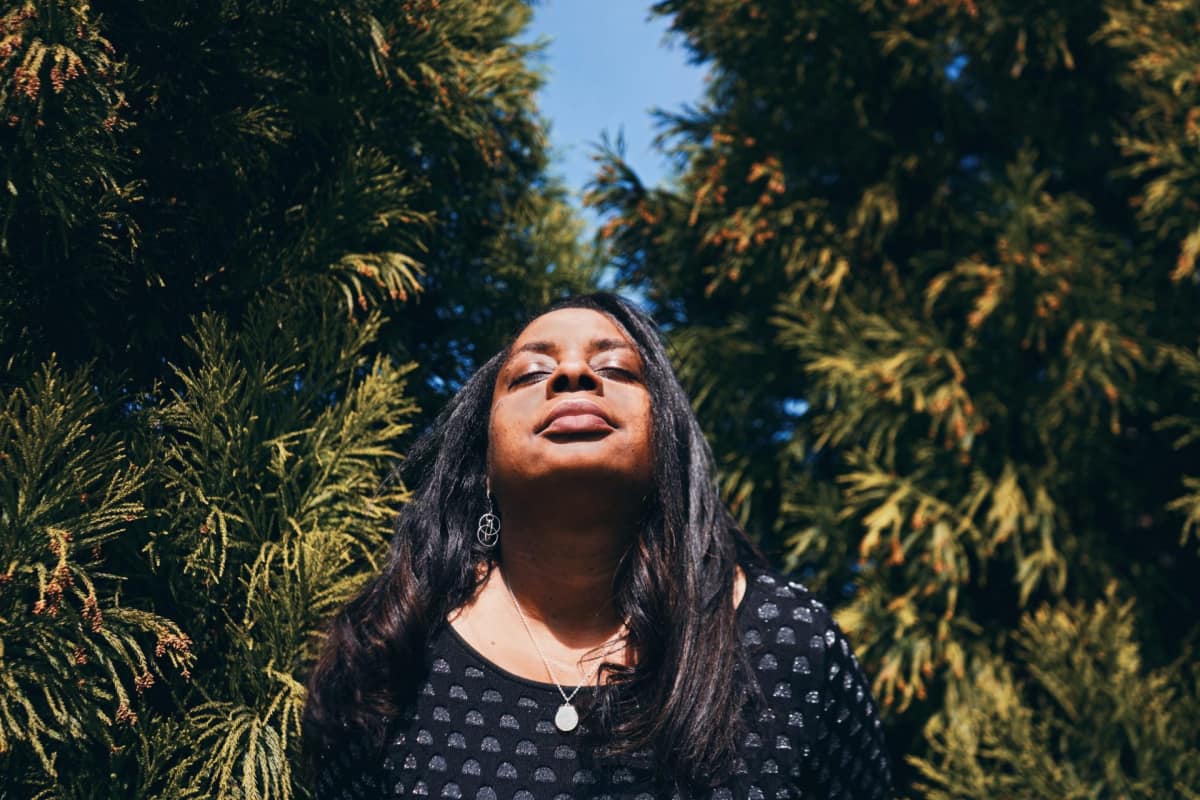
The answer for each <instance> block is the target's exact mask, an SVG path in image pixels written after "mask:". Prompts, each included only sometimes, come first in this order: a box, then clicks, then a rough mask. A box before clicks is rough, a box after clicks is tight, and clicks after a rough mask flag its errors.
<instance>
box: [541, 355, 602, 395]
mask: <svg viewBox="0 0 1200 800" xmlns="http://www.w3.org/2000/svg"><path fill="white" fill-rule="evenodd" d="M599 385H600V378H599V376H597V375H596V373H595V372H594V371H592V368H591V366H589V365H588V363H587V361H585V360H584V359H582V358H572V359H564V360H563V361H560V362H559V364H558V369H556V370H554V374H553V375H551V376H550V391H552V392H554V393H555V394H560V393H562V392H594V391H595V390H596V388H597V387H598V386H599Z"/></svg>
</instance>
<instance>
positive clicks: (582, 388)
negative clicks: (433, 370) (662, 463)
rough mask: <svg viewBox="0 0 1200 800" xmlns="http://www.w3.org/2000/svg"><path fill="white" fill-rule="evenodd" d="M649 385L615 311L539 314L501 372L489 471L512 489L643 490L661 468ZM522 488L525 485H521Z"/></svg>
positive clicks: (498, 488)
mask: <svg viewBox="0 0 1200 800" xmlns="http://www.w3.org/2000/svg"><path fill="white" fill-rule="evenodd" d="M650 426H651V422H650V394H649V392H648V391H647V390H646V385H645V375H644V365H643V364H642V359H641V356H640V355H639V353H638V351H637V348H636V346H635V345H634V344H633V342H632V341H631V340H630V339H629V337H628V336H627V335H626V334H625V332H624V331H623V330H621V328H620V327H619V326H618V325H617V324H616V323H615V322H614V321H613V320H612V319H610V318H609V317H608V316H607V315H605V314H601V313H600V312H597V311H592V310H590V309H583V308H565V309H560V310H558V311H551V312H550V313H548V314H543V315H542V316H540V317H538V318H537V319H535V320H534V321H533V322H531V323H530V324H529V325H528V327H526V328H525V330H523V331H522V332H521V335H520V336H519V337H517V340H516V341H515V342H514V343H513V346H512V349H511V350H510V351H509V357H508V361H507V362H506V363H505V364H504V366H503V367H502V368H501V370H500V373H499V375H498V376H497V378H496V385H495V388H494V392H493V394H492V411H491V424H490V426H489V429H488V442H489V450H490V454H489V464H488V466H489V470H488V471H489V477H490V479H491V482H492V488H493V491H494V492H495V493H496V494H497V495H498V496H499V497H503V496H504V495H505V494H507V493H508V491H507V490H508V488H518V487H520V486H522V485H524V486H525V487H533V486H535V485H536V486H538V488H551V487H553V486H555V485H556V484H557V485H561V486H563V487H564V488H565V487H566V485H568V484H569V483H576V482H577V481H578V480H579V479H581V478H583V479H592V480H594V481H596V486H597V488H600V487H601V486H602V485H604V486H607V487H611V486H613V485H614V484H615V485H618V486H620V485H628V486H629V488H630V489H632V490H634V491H638V492H639V494H638V496H639V497H640V496H641V491H642V490H644V487H645V486H646V485H647V484H649V482H650V480H651V478H652V476H653V460H652V458H653V456H652V453H651V449H652V448H651V441H650V431H651V427H650ZM518 491H519V489H518Z"/></svg>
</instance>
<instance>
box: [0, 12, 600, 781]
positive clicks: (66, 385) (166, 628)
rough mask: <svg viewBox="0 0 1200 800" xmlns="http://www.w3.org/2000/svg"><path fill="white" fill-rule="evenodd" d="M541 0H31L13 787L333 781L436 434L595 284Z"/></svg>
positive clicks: (2, 620) (19, 273) (20, 29)
mask: <svg viewBox="0 0 1200 800" xmlns="http://www.w3.org/2000/svg"><path fill="white" fill-rule="evenodd" d="M529 14H530V11H529V8H528V7H527V5H526V4H524V3H522V2H518V1H517V0H407V2H402V3H401V2H382V0H354V2H343V1H342V0H338V2H333V0H329V2H309V1H308V0H305V2H298V1H297V2H289V1H288V0H272V1H271V2H256V1H255V0H247V1H246V2H221V3H191V2H175V1H174V0H165V2H154V3H144V2H136V1H135V0H129V1H128V2H126V1H124V0H119V1H118V2H107V3H102V4H90V3H87V2H82V0H20V1H19V2H16V3H9V4H6V5H5V6H4V8H3V9H2V10H0V174H2V178H3V182H2V184H0V198H3V199H2V200H0V286H3V287H4V290H3V291H2V292H0V364H3V365H4V367H3V370H0V798H22V800H24V798H28V797H38V798H62V799H63V800H67V799H73V798H97V797H111V798H122V799H125V798H171V800H175V799H176V798H188V797H195V798H200V797H203V798H220V799H221V800H235V799H236V800H251V799H252V798H271V799H272V800H287V799H288V798H304V797H308V796H310V794H311V792H310V789H309V786H310V781H309V780H308V779H307V776H305V775H304V774H302V772H301V771H300V769H299V767H298V765H299V761H298V755H299V745H300V733H301V732H300V718H301V710H302V708H303V705H304V701H305V691H304V688H303V681H304V678H305V675H306V673H307V670H308V669H309V667H310V665H311V663H312V660H313V658H314V657H315V653H316V651H317V648H318V646H319V643H320V630H321V625H322V622H323V620H324V619H325V618H327V617H328V615H329V614H330V612H331V611H332V610H333V609H334V608H335V607H337V606H338V605H339V604H341V603H342V602H343V601H344V600H345V599H346V598H348V597H349V596H350V595H351V594H352V593H353V592H354V591H355V589H356V588H357V587H358V586H359V585H360V584H361V582H362V581H363V580H364V579H365V578H366V577H367V576H368V575H369V574H371V573H372V572H373V571H375V570H376V569H378V567H379V564H380V560H381V559H382V558H383V557H384V555H385V553H386V548H387V542H388V539H389V536H390V523H391V520H392V519H393V518H394V516H395V514H396V513H397V511H398V510H399V508H400V506H401V504H402V503H403V502H404V501H405V499H406V497H407V493H406V489H405V487H404V486H403V485H401V484H400V483H399V482H398V481H397V480H396V479H395V477H394V473H395V469H396V467H397V465H398V463H399V462H400V460H401V459H402V454H403V451H404V448H405V446H406V442H407V441H408V439H409V438H410V437H411V435H412V432H413V431H414V430H415V429H417V428H419V427H420V426H421V425H422V424H424V422H425V421H427V420H428V418H429V416H430V415H432V414H434V413H436V412H437V411H438V410H439V407H440V402H441V400H442V398H444V397H445V395H446V394H447V392H449V391H450V390H452V389H453V388H454V386H455V382H456V381H458V380H460V379H461V377H462V376H463V375H464V374H465V373H466V372H468V371H469V370H470V369H471V368H472V365H473V363H474V361H475V358H476V353H477V352H486V353H489V354H490V352H491V351H492V350H493V348H495V347H496V346H498V344H499V339H500V337H501V336H503V335H505V334H506V333H507V332H508V331H509V330H511V328H512V327H513V326H514V325H515V324H516V323H517V321H518V320H520V319H521V317H522V315H523V314H524V313H526V309H527V308H529V307H530V306H536V305H541V304H543V303H545V302H547V301H549V300H550V299H552V298H554V297H557V296H559V295H561V294H563V293H565V292H568V291H573V290H579V289H584V288H587V287H588V286H590V285H592V283H593V281H594V276H595V265H594V261H593V259H592V257H591V256H590V255H588V254H587V253H586V252H585V251H584V249H583V248H582V247H581V246H579V245H578V243H577V241H578V238H579V232H580V223H579V222H578V220H577V219H576V217H575V215H574V214H573V213H572V212H571V211H570V209H569V208H568V207H567V206H566V204H565V202H564V199H563V192H562V190H561V189H560V188H559V187H558V186H557V185H556V184H555V183H554V182H553V181H552V180H550V179H548V178H547V176H546V171H545V170H546V165H547V156H546V145H545V137H544V131H543V126H542V123H541V121H540V120H539V119H538V117H537V114H536V110H535V108H534V105H533V92H534V90H535V89H536V88H537V86H538V83H539V77H538V75H537V74H536V73H535V72H534V71H533V70H532V69H531V68H530V65H529V63H528V57H529V55H530V53H531V50H532V48H531V47H529V46H524V45H518V44H516V43H515V38H516V37H517V35H518V34H519V33H520V32H521V30H522V29H523V27H524V25H525V24H526V22H527V21H528V19H529Z"/></svg>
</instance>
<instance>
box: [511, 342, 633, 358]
mask: <svg viewBox="0 0 1200 800" xmlns="http://www.w3.org/2000/svg"><path fill="white" fill-rule="evenodd" d="M590 344H591V347H592V350H595V351H596V352H598V353H602V352H604V351H606V350H621V349H625V350H632V349H633V347H632V346H630V344H629V343H628V342H626V341H623V340H621V339H593V340H592V341H591V342H590ZM556 350H558V345H557V344H555V343H554V342H547V341H536V342H526V343H525V344H523V345H521V346H520V347H518V348H517V349H516V350H513V353H512V354H513V355H514V356H515V355H516V354H517V353H545V354H550V353H553V352H555V351H556Z"/></svg>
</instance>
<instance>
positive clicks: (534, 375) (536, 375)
mask: <svg viewBox="0 0 1200 800" xmlns="http://www.w3.org/2000/svg"><path fill="white" fill-rule="evenodd" d="M549 374H550V372H549V371H548V370H536V371H534V372H526V373H525V374H523V375H518V376H517V377H515V378H513V379H512V383H510V384H509V386H521V385H522V384H526V383H533V382H534V381H536V380H539V379H541V378H544V377H546V376H547V375H549Z"/></svg>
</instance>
